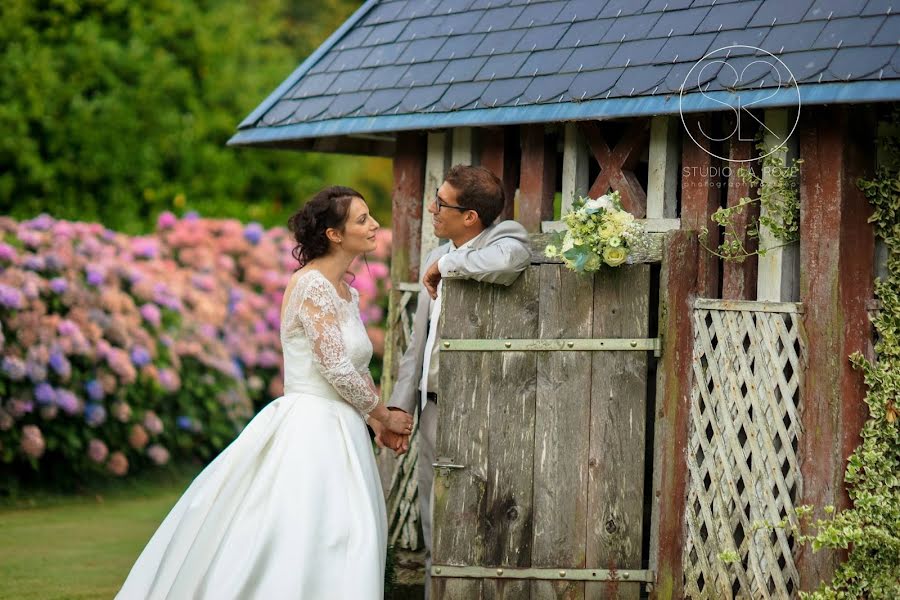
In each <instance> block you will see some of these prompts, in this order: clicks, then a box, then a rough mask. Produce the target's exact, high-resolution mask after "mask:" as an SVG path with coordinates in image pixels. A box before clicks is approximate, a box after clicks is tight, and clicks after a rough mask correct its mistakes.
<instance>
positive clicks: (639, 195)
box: [579, 119, 650, 218]
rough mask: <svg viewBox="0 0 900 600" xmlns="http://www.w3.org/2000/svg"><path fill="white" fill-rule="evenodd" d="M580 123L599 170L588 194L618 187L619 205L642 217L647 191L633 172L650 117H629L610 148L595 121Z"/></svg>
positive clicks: (648, 130) (645, 210) (599, 194)
mask: <svg viewBox="0 0 900 600" xmlns="http://www.w3.org/2000/svg"><path fill="white" fill-rule="evenodd" d="M579 127H580V128H581V131H582V133H583V134H584V137H585V139H586V140H587V143H588V145H589V146H590V148H591V152H592V153H593V154H594V158H595V159H596V160H597V164H599V165H600V174H599V175H598V176H597V179H596V180H594V183H593V184H591V189H590V190H589V191H588V195H589V196H590V197H591V198H599V197H600V196H602V195H603V194H605V193H606V192H608V191H609V190H615V191H618V192H619V194H620V196H621V197H622V207H623V208H624V209H625V210H627V211H628V212H630V213H632V214H633V215H634V216H635V217H638V218H641V217H644V216H645V215H646V214H647V192H646V191H644V187H643V186H642V185H641V182H640V181H638V178H637V176H636V175H635V174H634V167H635V166H637V163H638V161H639V160H640V158H641V154H642V152H643V150H644V147H645V146H646V145H647V138H648V137H649V135H650V121H648V120H647V119H634V120H632V121H631V122H630V123H629V124H628V126H627V128H626V129H625V134H624V135H623V136H622V139H621V140H619V143H617V144H616V147H615V148H613V149H610V147H609V144H607V142H606V140H605V139H604V137H603V134H602V129H601V127H600V124H599V123H598V122H597V121H584V122H582V123H579Z"/></svg>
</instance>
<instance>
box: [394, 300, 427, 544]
mask: <svg viewBox="0 0 900 600" xmlns="http://www.w3.org/2000/svg"><path fill="white" fill-rule="evenodd" d="M401 290H402V294H401V296H400V301H399V303H398V309H397V311H396V314H395V315H394V317H393V321H392V322H391V323H389V327H391V328H393V331H394V332H395V334H396V335H399V336H400V340H399V344H397V348H396V349H395V351H396V352H397V354H396V355H395V360H399V358H400V356H402V353H403V352H404V351H405V350H406V348H407V346H408V345H409V340H410V339H412V315H413V313H414V312H415V305H416V302H415V300H416V298H417V292H418V285H415V284H413V285H409V284H407V285H406V286H404V287H401ZM385 366H386V367H388V365H385ZM418 431H419V429H418V419H417V422H416V424H415V427H414V429H413V435H412V438H411V439H410V444H409V452H407V453H406V454H404V455H403V456H401V457H400V458H399V459H398V460H396V461H394V464H393V466H392V470H391V481H390V485H389V486H388V488H387V489H386V490H385V492H386V494H385V495H386V496H387V515H388V527H389V533H388V540H389V543H391V544H393V545H395V546H396V547H398V548H403V549H405V550H417V549H419V548H420V547H421V546H422V540H421V531H422V528H421V524H420V523H419V494H418V486H417V481H418V480H417V477H416V462H417V458H418V455H419V441H418V438H419V436H418Z"/></svg>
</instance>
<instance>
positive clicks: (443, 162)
mask: <svg viewBox="0 0 900 600" xmlns="http://www.w3.org/2000/svg"><path fill="white" fill-rule="evenodd" d="M449 162H450V153H449V152H448V149H447V134H445V133H429V134H428V154H427V158H426V159H425V189H424V194H423V197H422V207H423V209H422V215H424V216H425V217H426V218H423V219H422V238H421V243H420V244H421V251H420V255H419V258H420V263H419V269H420V271H419V273H424V272H425V269H427V268H428V265H426V264H424V262H425V259H426V258H427V257H428V253H429V252H431V251H432V250H434V249H435V248H437V246H438V239H437V236H435V235H434V225H433V224H432V222H431V219H430V218H428V217H427V213H428V205H429V204H431V202H432V201H433V200H434V194H435V191H436V190H437V189H438V188H439V187H441V184H442V183H444V174H445V173H446V172H447V169H449V168H450V165H449Z"/></svg>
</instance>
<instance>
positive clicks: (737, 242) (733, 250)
mask: <svg viewBox="0 0 900 600" xmlns="http://www.w3.org/2000/svg"><path fill="white" fill-rule="evenodd" d="M756 148H757V150H759V152H760V155H763V158H762V159H761V160H760V164H761V167H762V175H760V174H758V173H756V172H755V171H754V170H752V169H749V168H747V167H740V168H738V169H737V173H736V175H737V177H738V178H739V179H740V180H741V181H742V182H744V183H747V184H749V188H750V190H754V189H755V190H758V192H759V193H758V194H757V196H756V197H755V198H754V197H750V196H746V197H743V198H740V200H739V201H738V203H737V204H735V205H734V206H730V207H727V208H719V209H718V210H717V211H716V212H714V213H713V214H712V215H711V216H710V219H711V220H712V221H713V223H715V224H716V226H718V227H722V234H723V235H722V243H721V244H719V245H718V246H717V247H716V248H711V247H710V246H709V228H707V227H703V228H702V229H701V230H700V244H701V246H703V248H704V249H706V251H707V252H710V253H712V254H714V255H716V256H718V257H719V258H722V259H724V260H729V261H735V262H743V261H744V259H746V258H747V257H749V256H752V255H754V254H758V255H760V256H765V254H766V251H768V250H774V249H775V248H780V247H783V246H787V245H788V244H792V243H794V242H796V241H797V240H798V239H799V236H800V184H799V173H800V164H801V163H802V162H803V161H802V160H800V159H796V158H795V159H792V160H791V161H790V164H787V163H786V161H785V156H786V154H787V147H785V146H781V147H779V148H776V149H775V150H772V149H771V148H769V147H768V146H767V145H766V143H765V141H764V140H763V139H762V138H761V137H758V138H757V142H756ZM757 204H758V205H759V207H760V208H761V209H762V210H760V211H759V212H758V213H757V212H756V211H753V212H751V209H752V208H755V206H754V205H757ZM744 220H746V225H745V226H746V240H748V241H749V240H754V239H755V240H759V237H760V226H762V227H765V228H766V229H767V230H768V231H769V232H771V234H772V237H773V238H774V239H775V240H777V241H779V242H781V243H780V244H777V245H775V246H769V247H761V248H759V247H758V248H755V249H751V248H750V247H749V246H750V245H749V244H747V243H746V241H745V240H744V237H743V236H742V235H741V232H740V228H741V227H743V225H739V221H744Z"/></svg>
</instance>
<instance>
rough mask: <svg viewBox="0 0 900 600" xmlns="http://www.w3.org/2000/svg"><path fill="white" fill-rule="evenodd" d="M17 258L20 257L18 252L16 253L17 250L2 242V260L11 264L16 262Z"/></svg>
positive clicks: (0, 251)
mask: <svg viewBox="0 0 900 600" xmlns="http://www.w3.org/2000/svg"><path fill="white" fill-rule="evenodd" d="M16 256H18V252H16V249H15V248H13V247H12V246H10V245H9V244H4V243H2V242H0V260H5V261H7V262H9V261H12V260H15V258H16Z"/></svg>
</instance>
